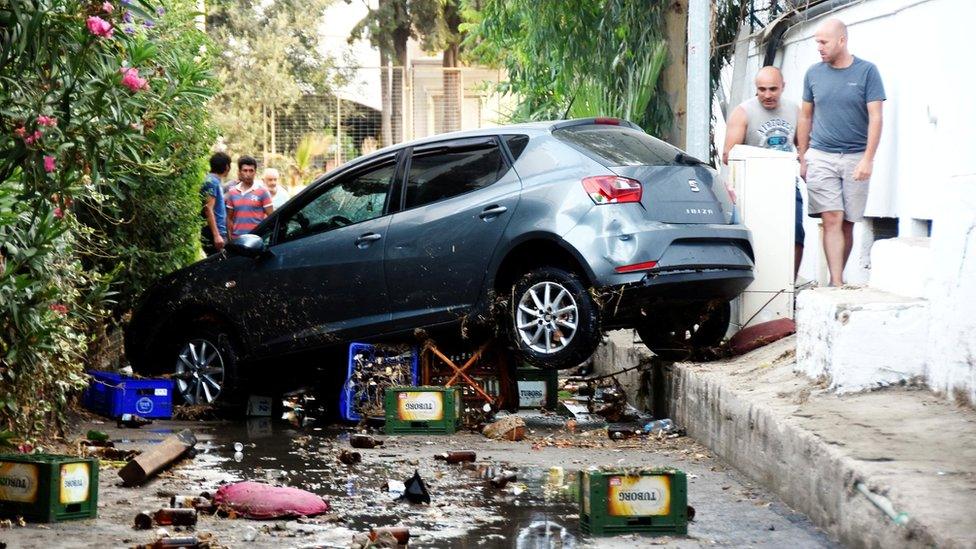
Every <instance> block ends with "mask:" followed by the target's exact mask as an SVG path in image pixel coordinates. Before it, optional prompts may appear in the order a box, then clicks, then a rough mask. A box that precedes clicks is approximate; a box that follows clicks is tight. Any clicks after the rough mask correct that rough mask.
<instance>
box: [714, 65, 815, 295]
mask: <svg viewBox="0 0 976 549" xmlns="http://www.w3.org/2000/svg"><path fill="white" fill-rule="evenodd" d="M785 86H786V84H785V83H784V82H783V73H782V72H780V70H779V69H778V68H776V67H763V68H761V69H759V73H758V74H757V75H756V95H755V97H753V98H751V99H749V100H747V101H745V102H743V103H742V104H741V105H739V106H738V107H736V108H735V110H733V111H732V114H731V115H730V116H729V121H728V124H727V126H726V130H725V150H724V151H723V152H722V162H724V163H726V164H728V163H729V151H731V150H732V147H734V146H736V145H740V144H743V143H745V144H746V145H751V146H753V147H763V148H766V149H776V150H780V151H788V152H792V151H795V150H796V148H795V147H794V145H795V143H796V123H797V111H798V109H797V106H796V103H793V102H791V101H786V100H784V99H782V95H783V88H784V87H785ZM784 183H785V184H789V183H790V182H784ZM792 183H793V186H794V188H795V189H796V201H795V219H796V221H795V229H794V238H793V276H794V277H795V276H796V273H797V271H799V269H800V261H801V260H802V259H803V239H804V238H805V237H806V235H805V234H804V232H803V197H802V196H801V195H800V188H799V187H798V186H796V182H795V181H793V182H792Z"/></svg>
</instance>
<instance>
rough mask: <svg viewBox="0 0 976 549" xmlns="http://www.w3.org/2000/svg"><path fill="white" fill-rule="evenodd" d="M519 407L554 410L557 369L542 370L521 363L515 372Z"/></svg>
mask: <svg viewBox="0 0 976 549" xmlns="http://www.w3.org/2000/svg"><path fill="white" fill-rule="evenodd" d="M515 379H516V383H517V384H518V395H519V408H523V409H527V408H545V409H547V410H555V409H556V406H557V405H558V404H559V371H558V370H543V369H541V368H536V367H534V366H529V365H528V364H523V366H522V367H521V368H519V369H518V370H517V371H516V372H515Z"/></svg>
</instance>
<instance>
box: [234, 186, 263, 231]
mask: <svg viewBox="0 0 976 549" xmlns="http://www.w3.org/2000/svg"><path fill="white" fill-rule="evenodd" d="M269 206H271V193H269V192H268V189H266V188H264V187H258V186H252V187H251V188H250V189H248V190H247V191H241V188H240V187H239V186H236V185H235V186H234V187H231V189H230V192H228V193H227V209H228V210H233V212H234V226H233V227H231V238H237V237H239V236H241V235H242V234H247V233H249V232H251V229H253V228H254V227H257V226H258V224H259V223H261V222H262V221H264V218H265V217H268V214H266V213H265V211H264V209H265V208H267V207H269Z"/></svg>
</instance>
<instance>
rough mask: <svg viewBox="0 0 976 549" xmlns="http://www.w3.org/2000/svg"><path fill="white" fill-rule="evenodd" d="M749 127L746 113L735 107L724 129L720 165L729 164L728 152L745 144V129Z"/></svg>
mask: <svg viewBox="0 0 976 549" xmlns="http://www.w3.org/2000/svg"><path fill="white" fill-rule="evenodd" d="M748 125H749V120H748V118H747V117H746V111H745V109H743V108H742V107H741V106H740V107H736V108H735V110H733V111H732V114H731V115H730V116H729V122H728V125H727V126H726V128H725V149H724V150H723V151H722V163H723V164H728V163H729V151H731V150H732V147H734V146H736V145H740V144H742V143H745V141H746V128H747V127H748Z"/></svg>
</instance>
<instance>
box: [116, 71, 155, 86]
mask: <svg viewBox="0 0 976 549" xmlns="http://www.w3.org/2000/svg"><path fill="white" fill-rule="evenodd" d="M119 72H121V73H122V85H123V86H125V87H127V88H129V89H130V90H132V91H134V92H137V91H139V90H145V89H148V88H149V82H148V81H147V80H146V79H145V78H139V69H137V68H135V67H122V68H121V69H119Z"/></svg>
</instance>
